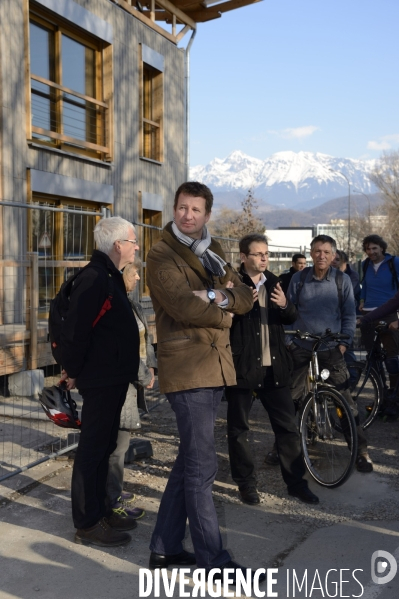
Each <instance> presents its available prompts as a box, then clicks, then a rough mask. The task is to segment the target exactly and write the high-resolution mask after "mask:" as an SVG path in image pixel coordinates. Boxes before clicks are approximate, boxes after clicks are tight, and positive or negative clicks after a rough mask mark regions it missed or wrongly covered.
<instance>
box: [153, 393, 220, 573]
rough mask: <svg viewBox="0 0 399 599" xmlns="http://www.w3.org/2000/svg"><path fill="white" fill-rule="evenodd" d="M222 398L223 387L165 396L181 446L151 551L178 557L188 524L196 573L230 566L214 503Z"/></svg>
mask: <svg viewBox="0 0 399 599" xmlns="http://www.w3.org/2000/svg"><path fill="white" fill-rule="evenodd" d="M222 394H223V387H208V388H201V389H190V390H188V391H179V392H176V393H166V397H167V399H168V401H169V402H170V405H171V407H172V410H173V411H174V412H175V414H176V421H177V428H178V430H179V435H180V445H179V453H178V455H177V458H176V461H175V463H174V465H173V468H172V472H171V473H170V476H169V480H168V483H167V485H166V488H165V492H164V494H163V496H162V501H161V505H160V507H159V512H158V518H157V522H156V525H155V529H154V532H153V534H152V538H151V544H150V549H151V551H154V552H155V553H161V554H163V555H173V554H176V553H180V552H181V551H182V550H183V545H182V542H183V539H184V535H185V530H186V521H187V518H188V523H189V527H190V534H191V540H192V542H193V545H194V551H195V557H196V558H197V566H198V568H217V567H220V566H221V565H223V564H225V563H226V562H228V561H229V560H230V555H229V554H228V553H227V551H225V550H224V549H223V546H222V538H221V536H220V531H219V525H218V521H217V515H216V509H215V505H214V503H213V498H212V485H213V481H214V480H215V476H216V472H217V456H216V450H215V439H214V426H215V419H216V413H217V410H218V407H219V404H220V401H221V398H222Z"/></svg>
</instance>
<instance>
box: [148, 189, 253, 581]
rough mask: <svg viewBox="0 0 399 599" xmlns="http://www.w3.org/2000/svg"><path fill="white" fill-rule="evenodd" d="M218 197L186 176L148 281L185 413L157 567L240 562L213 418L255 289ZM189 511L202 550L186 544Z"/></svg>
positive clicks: (169, 393) (163, 358)
mask: <svg viewBox="0 0 399 599" xmlns="http://www.w3.org/2000/svg"><path fill="white" fill-rule="evenodd" d="M212 203H213V196H212V193H211V191H210V189H208V187H206V186H205V185H203V184H201V183H197V182H188V183H183V184H182V185H181V186H180V187H179V189H178V190H177V192H176V195H175V202H174V221H173V222H171V223H168V224H167V225H166V227H165V229H164V231H163V235H162V240H161V241H159V242H158V243H157V244H156V245H155V246H154V247H153V248H152V249H151V250H150V252H149V253H148V256H147V282H148V286H149V288H150V292H151V299H152V302H153V306H154V310H155V316H156V326H157V337H158V372H159V386H160V390H161V392H163V393H165V394H166V397H167V399H168V401H169V402H170V404H171V407H172V409H173V411H174V412H175V414H176V420H177V426H178V429H179V435H180V446H179V453H178V456H177V459H176V462H175V464H174V466H173V469H172V472H171V474H170V477H169V481H168V484H167V486H166V489H165V492H164V494H163V497H162V501H161V505H160V508H159V512H158V519H157V523H156V526H155V530H154V532H153V535H152V539H151V545H150V549H151V557H150V567H151V568H162V567H167V566H169V565H172V564H173V565H193V564H195V563H197V566H198V567H199V568H205V569H206V570H207V571H209V570H211V569H212V568H220V569H221V575H222V570H223V568H233V569H234V570H237V568H241V567H240V566H238V564H236V563H235V562H232V561H231V558H230V555H229V553H228V552H227V551H226V550H224V549H223V546H222V539H221V536H220V531H219V526H218V522H217V516H216V510H215V507H214V504H213V499H212V484H213V481H214V480H215V476H216V472H217V457H216V451H215V443H214V424H215V418H216V413H217V409H218V406H219V403H220V400H221V397H222V394H223V388H224V386H225V385H235V383H236V378H235V370H234V365H233V360H232V355H231V350H230V339H229V329H230V327H231V324H232V314H244V313H246V312H248V311H249V310H250V309H251V308H252V305H253V293H252V290H251V289H249V287H247V286H246V285H244V284H243V283H242V282H241V279H240V278H239V276H238V275H237V274H236V273H235V272H234V271H233V270H232V268H231V266H230V265H229V264H227V263H226V262H225V260H224V254H223V250H222V248H221V247H220V245H219V244H218V243H217V242H216V241H215V240H212V239H211V236H210V234H209V233H208V231H207V228H206V226H205V225H206V223H207V222H208V221H209V218H210V215H211V208H212ZM187 518H188V521H189V526H190V533H191V538H192V541H193V545H194V551H195V555H193V554H190V553H188V552H186V551H184V550H183V545H182V541H183V539H184V535H185V528H186V520H187Z"/></svg>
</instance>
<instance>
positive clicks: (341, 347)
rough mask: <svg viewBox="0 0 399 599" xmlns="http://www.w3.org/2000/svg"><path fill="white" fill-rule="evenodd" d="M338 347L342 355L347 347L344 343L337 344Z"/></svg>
mask: <svg viewBox="0 0 399 599" xmlns="http://www.w3.org/2000/svg"><path fill="white" fill-rule="evenodd" d="M338 349H339V351H340V352H341V354H342V355H344V353H345V352H346V350H347V349H348V348H347V347H346V345H338Z"/></svg>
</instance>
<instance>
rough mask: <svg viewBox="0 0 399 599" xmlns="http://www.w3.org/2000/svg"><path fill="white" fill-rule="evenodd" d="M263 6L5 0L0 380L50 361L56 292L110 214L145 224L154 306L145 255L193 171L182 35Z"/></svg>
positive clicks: (1, 13)
mask: <svg viewBox="0 0 399 599" xmlns="http://www.w3.org/2000/svg"><path fill="white" fill-rule="evenodd" d="M252 2H253V0H227V1H226V2H222V3H219V4H217V7H216V8H215V7H214V4H216V2H212V1H207V0H206V1H205V2H201V3H200V2H198V0H197V1H196V2H194V1H193V0H191V1H190V0H175V1H174V2H171V1H170V0H156V1H155V0H149V2H145V3H141V2H139V1H136V0H2V1H1V2H0V27H1V31H0V254H1V256H0V375H3V374H10V373H12V372H17V371H19V370H24V369H26V368H28V369H35V368H38V367H40V366H44V365H46V364H48V363H50V362H51V360H50V353H49V346H48V342H47V325H46V317H47V314H48V307H49V301H50V299H51V298H52V297H53V296H54V295H55V292H56V290H58V288H59V286H60V284H61V283H62V281H63V280H65V278H66V277H67V276H69V275H70V274H71V273H72V272H74V270H75V269H76V268H80V267H82V266H83V265H84V264H86V263H87V261H88V259H89V258H90V255H91V252H92V250H93V247H94V243H93V228H94V225H95V222H96V220H98V219H99V218H101V217H102V216H107V215H108V216H109V215H119V216H122V217H124V218H126V219H128V220H130V221H132V222H134V223H135V224H137V226H136V230H137V234H138V238H139V240H140V248H141V251H140V254H141V256H142V257H143V260H144V273H143V274H144V277H143V281H142V287H141V290H140V296H141V297H140V299H141V301H142V302H143V305H144V306H147V307H148V312H150V301H149V294H148V289H147V287H146V284H145V255H146V253H147V251H148V250H149V249H150V247H151V245H152V244H153V243H154V241H155V240H156V239H157V238H158V236H159V231H160V229H161V228H162V227H163V226H164V225H165V223H166V222H168V221H169V220H171V218H172V203H173V197H174V192H175V190H176V188H177V187H178V186H179V185H180V183H181V182H183V181H184V180H186V179H187V176H188V164H187V162H188V154H187V126H186V125H187V71H188V70H187V45H186V48H180V47H179V45H178V44H179V43H181V42H184V43H185V42H186V41H187V40H188V47H189V46H190V41H192V39H193V35H194V33H195V30H196V24H197V22H200V21H207V20H209V19H214V18H217V17H219V16H221V14H222V13H223V12H225V11H226V10H232V9H235V8H239V7H240V6H244V5H246V4H251V3H252ZM183 38H185V39H183Z"/></svg>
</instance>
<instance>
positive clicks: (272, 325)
mask: <svg viewBox="0 0 399 599" xmlns="http://www.w3.org/2000/svg"><path fill="white" fill-rule="evenodd" d="M240 272H241V275H242V277H243V281H244V283H245V284H246V285H248V286H249V287H253V288H255V285H254V283H253V282H252V279H251V278H250V277H249V276H248V275H247V274H246V273H245V272H244V271H243V269H242V268H241V270H240ZM265 276H266V282H265V286H266V291H267V296H268V324H269V342H270V354H271V358H272V366H273V374H274V383H275V385H276V386H278V387H286V386H287V385H289V384H290V377H291V371H292V360H291V356H290V353H289V351H288V349H287V348H286V345H285V334H284V329H283V326H282V325H283V324H291V323H293V322H295V320H296V319H297V318H298V314H297V311H296V308H295V306H294V304H292V303H291V302H290V301H288V305H287V307H286V308H285V310H282V309H281V308H279V307H278V306H277V305H276V304H275V303H274V302H272V301H271V299H270V293H271V291H272V289H273V287H275V286H276V283H277V282H278V278H277V277H276V276H275V275H274V274H273V273H271V272H269V271H268V270H267V271H266V272H265ZM260 327H261V324H260V306H259V302H255V303H254V307H253V308H252V310H251V311H250V312H247V313H246V314H244V315H242V316H238V315H235V316H234V318H233V325H232V327H231V331H230V343H231V350H232V353H233V360H234V366H235V369H236V373H237V385H238V387H241V388H244V389H254V390H256V389H257V388H260V387H263V377H262V366H261V365H262V346H261V335H260Z"/></svg>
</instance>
